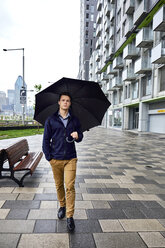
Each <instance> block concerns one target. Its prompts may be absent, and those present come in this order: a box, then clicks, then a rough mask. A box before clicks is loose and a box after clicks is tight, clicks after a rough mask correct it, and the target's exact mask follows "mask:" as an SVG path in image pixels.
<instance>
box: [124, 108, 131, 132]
mask: <svg viewBox="0 0 165 248" xmlns="http://www.w3.org/2000/svg"><path fill="white" fill-rule="evenodd" d="M122 123H123V125H122V129H123V130H128V129H129V107H123V121H122Z"/></svg>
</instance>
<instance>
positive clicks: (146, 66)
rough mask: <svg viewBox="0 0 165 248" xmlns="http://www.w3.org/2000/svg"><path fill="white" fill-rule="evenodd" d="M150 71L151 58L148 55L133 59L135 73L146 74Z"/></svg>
mask: <svg viewBox="0 0 165 248" xmlns="http://www.w3.org/2000/svg"><path fill="white" fill-rule="evenodd" d="M150 71H152V65H151V58H150V57H142V58H140V59H138V60H137V61H135V70H134V72H135V73H136V74H146V73H148V72H150Z"/></svg>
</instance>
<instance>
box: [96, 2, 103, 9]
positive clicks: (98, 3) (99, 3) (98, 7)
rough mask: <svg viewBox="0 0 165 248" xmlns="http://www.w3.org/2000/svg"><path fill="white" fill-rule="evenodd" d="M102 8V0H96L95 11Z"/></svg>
mask: <svg viewBox="0 0 165 248" xmlns="http://www.w3.org/2000/svg"><path fill="white" fill-rule="evenodd" d="M101 8H102V0H98V2H97V11H100V10H101Z"/></svg>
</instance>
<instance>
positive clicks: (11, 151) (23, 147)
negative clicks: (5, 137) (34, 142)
mask: <svg viewBox="0 0 165 248" xmlns="http://www.w3.org/2000/svg"><path fill="white" fill-rule="evenodd" d="M5 150H6V152H7V157H8V160H9V165H10V166H14V164H15V163H17V162H18V161H19V160H20V159H21V158H22V157H23V156H25V155H27V154H28V151H29V146H28V143H27V140H26V139H23V140H21V141H18V142H17V143H15V144H14V145H12V146H10V147H8V148H7V149H5Z"/></svg>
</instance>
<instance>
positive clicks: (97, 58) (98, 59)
mask: <svg viewBox="0 0 165 248" xmlns="http://www.w3.org/2000/svg"><path fill="white" fill-rule="evenodd" d="M100 58H101V56H100V53H97V54H96V62H99V61H100Z"/></svg>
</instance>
